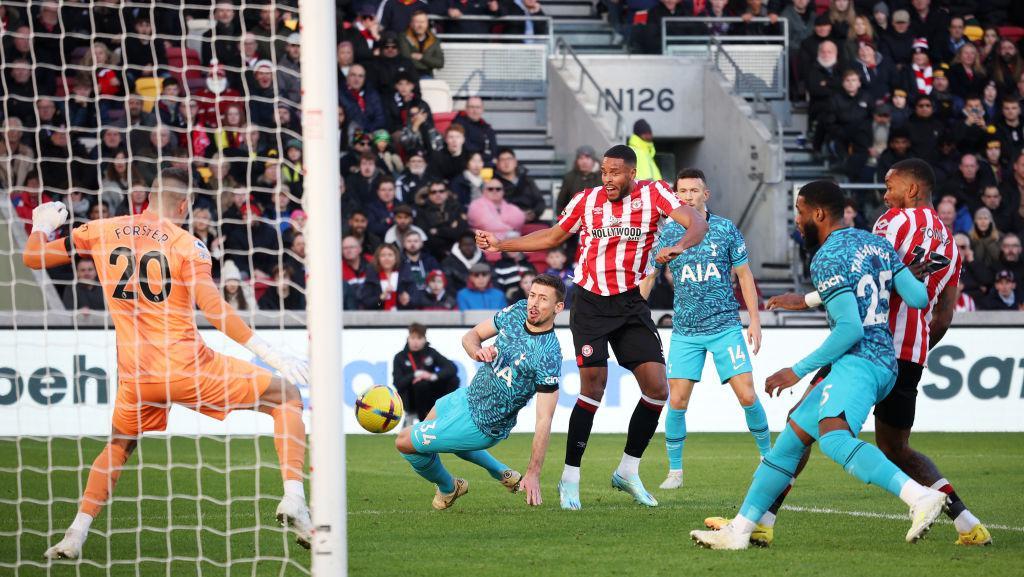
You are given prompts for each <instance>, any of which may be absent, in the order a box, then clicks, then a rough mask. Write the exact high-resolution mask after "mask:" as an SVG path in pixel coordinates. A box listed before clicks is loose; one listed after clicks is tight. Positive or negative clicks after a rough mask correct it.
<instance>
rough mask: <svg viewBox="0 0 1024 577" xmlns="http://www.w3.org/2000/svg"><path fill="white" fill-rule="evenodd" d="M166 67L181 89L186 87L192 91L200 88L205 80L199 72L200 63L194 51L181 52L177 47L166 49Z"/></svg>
mask: <svg viewBox="0 0 1024 577" xmlns="http://www.w3.org/2000/svg"><path fill="white" fill-rule="evenodd" d="M167 65H168V67H170V69H171V75H172V76H174V77H175V78H177V79H178V82H180V83H181V85H182V87H184V86H186V85H187V86H188V87H189V88H190V89H192V90H196V89H199V88H202V86H203V83H204V82H205V79H204V78H203V72H202V70H201V67H202V61H201V60H200V58H199V52H197V51H196V50H194V49H192V48H186V49H185V50H182V49H181V48H179V47H177V46H172V47H170V48H168V49H167Z"/></svg>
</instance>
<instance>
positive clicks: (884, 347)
mask: <svg viewBox="0 0 1024 577" xmlns="http://www.w3.org/2000/svg"><path fill="white" fill-rule="evenodd" d="M844 198H845V197H844V195H843V191H842V190H841V189H840V188H839V185H837V184H835V183H834V182H831V181H827V180H818V181H814V182H811V183H809V184H807V185H805V186H804V187H803V188H801V189H800V193H799V195H798V197H797V202H796V209H797V215H796V226H797V228H798V229H799V230H800V233H801V234H802V235H803V237H804V240H805V242H806V243H807V247H808V250H810V251H811V252H812V253H814V252H815V249H817V252H816V254H814V258H813V259H812V260H811V281H812V282H813V283H814V285H815V286H816V287H817V289H818V292H819V294H820V295H821V299H822V301H823V302H824V304H825V308H826V310H827V311H828V320H829V326H830V327H831V329H832V331H831V333H830V334H829V336H828V338H827V339H825V342H824V343H822V345H821V346H820V347H818V349H817V350H815V351H814V352H812V353H811V354H810V355H808V356H807V357H805V358H804V359H803V360H801V361H800V362H798V363H797V364H796V365H794V366H793V367H792V368H786V369H782V370H780V371H778V372H777V373H775V374H774V375H772V376H770V377H768V381H767V382H766V384H765V390H766V392H768V394H769V395H771V394H773V393H776V392H779V391H782V390H783V389H786V388H789V387H792V386H793V385H795V384H797V383H798V382H799V381H800V379H802V378H803V377H805V376H806V375H808V374H810V373H811V372H813V371H815V370H817V369H818V368H820V367H822V366H824V365H826V364H829V363H831V364H832V371H831V372H830V373H829V374H828V376H827V377H825V379H824V380H823V381H822V382H821V383H819V384H818V386H816V387H814V389H813V390H811V392H810V393H809V394H808V395H807V396H806V397H805V398H804V399H803V400H802V401H800V403H799V404H798V405H797V406H796V408H795V409H793V412H792V414H791V415H790V419H789V422H788V423H787V424H786V427H785V429H783V430H782V433H780V434H779V436H778V438H777V439H776V440H775V446H773V447H772V450H771V452H769V453H768V455H767V456H765V457H764V459H763V460H762V462H761V465H760V466H758V468H757V472H755V473H754V481H753V483H752V484H751V486H750V489H749V490H748V491H747V497H746V500H744V502H743V506H742V507H741V508H740V512H739V514H738V515H737V516H736V517H735V518H733V520H732V521H731V522H730V523H729V524H728V525H726V526H725V527H723V528H722V529H721V530H720V531H691V532H690V537H691V538H693V540H694V541H696V542H697V543H698V544H699V545H702V546H705V547H709V548H712V549H746V548H747V546H748V545H749V544H750V535H751V533H752V532H753V530H754V528H755V524H756V523H757V521H758V520H759V519H760V518H761V516H762V515H763V514H764V512H765V511H767V510H768V507H769V506H770V505H771V504H772V502H774V501H775V499H776V498H778V496H779V495H780V494H781V493H782V492H783V490H785V489H786V487H788V486H789V483H790V480H791V479H792V478H793V474H794V472H795V470H796V466H797V463H798V462H799V461H800V457H801V455H802V454H803V452H804V447H805V446H809V445H810V444H812V443H813V442H814V441H818V442H819V443H820V444H821V451H822V452H823V453H825V454H826V455H828V457H829V458H830V459H832V460H833V461H835V462H836V463H839V464H840V465H842V466H843V468H844V469H846V471H847V472H848V473H850V474H851V475H853V476H855V477H857V478H858V479H860V480H861V481H864V482H865V483H870V484H872V485H877V486H879V487H882V488H884V489H886V490H887V491H889V492H890V493H892V494H893V495H898V496H899V498H900V499H902V500H903V502H904V503H906V504H907V505H909V506H910V517H911V520H912V524H911V527H910V530H909V531H908V532H907V536H906V540H907V542H909V543H914V542H916V541H917V540H918V539H920V538H921V537H923V536H924V534H925V533H927V531H928V529H930V528H931V525H932V523H934V522H935V519H936V518H937V517H938V516H939V514H940V513H942V508H943V506H944V505H945V503H946V494H945V493H942V492H939V491H935V490H932V489H929V488H928V487H925V486H923V485H921V484H919V483H917V482H916V481H914V480H913V479H911V478H910V477H908V476H907V474H906V473H904V472H903V471H900V470H899V468H898V467H896V465H894V464H893V463H892V462H891V461H889V460H888V459H886V458H885V455H883V454H882V452H881V451H880V450H878V448H877V447H875V446H874V445H870V444H868V443H866V442H864V441H861V440H859V439H857V434H858V433H860V429H861V427H862V426H863V425H864V421H865V420H866V419H867V416H868V412H869V411H870V410H871V407H872V406H873V405H874V404H875V403H876V402H878V401H880V400H882V399H884V398H885V396H886V395H887V394H889V391H890V390H891V389H892V387H893V385H894V384H895V382H896V354H895V351H894V348H893V344H892V334H891V333H890V332H889V325H888V318H889V295H890V291H891V290H892V289H893V288H895V289H896V291H897V292H898V293H899V294H900V296H901V297H903V300H904V301H905V302H906V303H907V305H909V306H911V307H914V308H921V307H924V306H927V304H928V293H927V291H926V289H925V286H924V285H923V284H922V283H921V282H920V281H918V280H917V279H915V278H914V275H913V274H912V273H911V271H910V270H909V269H907V267H906V266H904V265H903V263H902V262H901V261H900V258H899V256H898V255H897V254H896V251H895V250H894V249H893V248H892V246H891V245H890V244H889V243H888V242H886V241H885V239H883V238H881V237H878V236H875V235H873V234H871V233H869V232H867V231H861V230H857V229H853V228H846V227H844V225H843V223H842V220H843V209H844Z"/></svg>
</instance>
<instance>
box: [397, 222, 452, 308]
mask: <svg viewBox="0 0 1024 577" xmlns="http://www.w3.org/2000/svg"><path fill="white" fill-rule="evenodd" d="M401 240H402V264H401V265H399V270H398V277H399V281H400V282H403V281H404V282H408V283H409V284H410V285H411V286H412V287H413V289H414V290H410V291H409V297H412V296H413V295H415V294H416V293H417V292H418V291H421V290H423V289H425V288H427V273H429V272H430V271H432V270H440V269H441V265H440V264H438V262H437V260H436V259H435V258H434V257H433V256H431V255H430V254H429V253H426V252H423V241H424V240H426V237H424V236H423V235H422V234H420V233H419V232H418V231H415V230H410V231H408V232H406V233H405V234H404V235H403V236H402V238H401ZM400 296H401V295H400ZM410 302H411V301H409V300H405V299H401V300H400V301H399V305H401V306H402V307H403V308H404V307H407V306H409V305H410Z"/></svg>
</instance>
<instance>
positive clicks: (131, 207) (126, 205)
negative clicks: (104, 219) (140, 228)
mask: <svg viewBox="0 0 1024 577" xmlns="http://www.w3.org/2000/svg"><path fill="white" fill-rule="evenodd" d="M148 206H149V189H147V188H146V185H145V183H144V182H142V181H141V180H136V181H135V182H134V183H132V187H131V189H130V191H129V192H128V196H127V197H126V198H125V199H124V201H123V202H122V203H121V206H119V207H118V208H117V212H116V213H115V214H116V215H117V216H126V215H129V214H134V215H140V214H142V211H144V210H146V208H147V207H148Z"/></svg>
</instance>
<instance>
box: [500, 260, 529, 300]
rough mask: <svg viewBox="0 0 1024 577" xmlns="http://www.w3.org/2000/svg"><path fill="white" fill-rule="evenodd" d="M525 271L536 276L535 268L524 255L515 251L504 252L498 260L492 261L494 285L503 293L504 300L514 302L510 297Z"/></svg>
mask: <svg viewBox="0 0 1024 577" xmlns="http://www.w3.org/2000/svg"><path fill="white" fill-rule="evenodd" d="M527 273H529V274H532V275H533V276H537V269H536V268H534V266H533V264H531V263H530V261H528V260H526V255H524V254H523V253H521V252H515V251H513V252H504V253H502V254H501V258H500V259H498V262H496V263H494V286H495V287H497V288H498V289H500V290H501V291H502V293H504V295H505V300H507V301H508V302H510V303H512V302H516V301H515V300H513V299H512V297H513V296H514V294H515V291H516V290H517V289H518V288H519V281H521V280H522V278H523V276H524V275H526V274H527Z"/></svg>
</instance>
